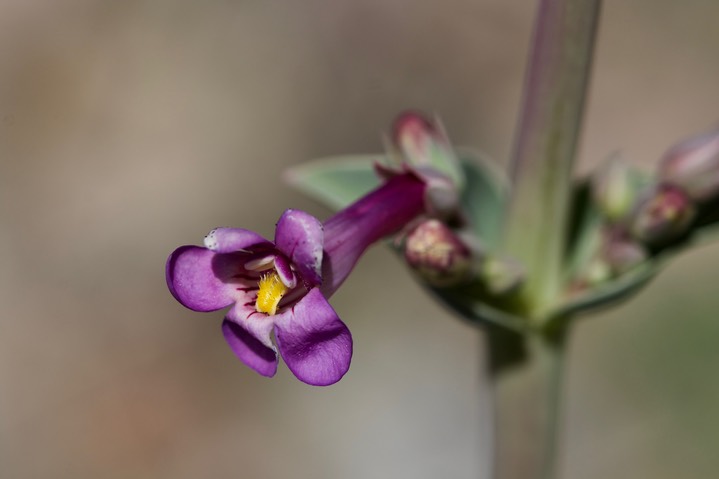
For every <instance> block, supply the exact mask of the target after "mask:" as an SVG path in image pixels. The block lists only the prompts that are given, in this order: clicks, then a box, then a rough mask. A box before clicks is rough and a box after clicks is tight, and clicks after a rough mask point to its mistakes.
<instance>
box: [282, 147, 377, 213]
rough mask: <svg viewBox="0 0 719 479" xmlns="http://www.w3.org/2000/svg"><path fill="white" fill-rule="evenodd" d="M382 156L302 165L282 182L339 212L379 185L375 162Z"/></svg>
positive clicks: (338, 157)
mask: <svg viewBox="0 0 719 479" xmlns="http://www.w3.org/2000/svg"><path fill="white" fill-rule="evenodd" d="M378 161H380V162H382V161H384V155H382V154H377V155H347V156H337V157H331V158H323V159H319V160H314V161H310V162H308V163H303V164H301V165H298V166H294V167H292V168H290V169H289V170H287V171H286V172H285V180H286V181H287V182H288V183H289V184H290V185H291V186H293V187H294V188H295V189H297V190H298V191H299V192H301V193H304V194H306V195H307V196H309V197H310V198H312V199H314V200H317V201H319V202H320V203H322V204H323V205H325V206H327V207H329V208H331V209H332V210H335V211H336V210H340V209H342V208H344V207H346V206H348V205H350V204H352V203H354V202H355V201H356V200H358V199H359V198H360V197H362V196H364V195H365V194H367V193H368V192H370V191H371V190H373V189H375V188H376V187H378V186H379V185H380V179H379V178H378V177H377V174H376V173H375V171H374V164H375V162H378Z"/></svg>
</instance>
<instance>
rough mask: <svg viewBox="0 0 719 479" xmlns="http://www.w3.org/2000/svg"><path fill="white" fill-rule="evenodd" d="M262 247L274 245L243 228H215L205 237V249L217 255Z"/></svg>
mask: <svg viewBox="0 0 719 479" xmlns="http://www.w3.org/2000/svg"><path fill="white" fill-rule="evenodd" d="M260 245H264V246H268V247H271V246H272V243H270V242H269V241H267V240H266V239H265V238H263V237H262V236H260V235H258V234H257V233H255V232H254V231H250V230H245V229H242V228H215V229H214V230H212V231H210V232H209V233H208V234H207V236H205V247H206V248H207V249H209V250H212V251H214V252H216V253H234V252H235V251H242V250H246V249H248V248H252V247H256V246H260Z"/></svg>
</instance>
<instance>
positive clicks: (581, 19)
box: [505, 0, 600, 319]
mask: <svg viewBox="0 0 719 479" xmlns="http://www.w3.org/2000/svg"><path fill="white" fill-rule="evenodd" d="M599 5H600V0H540V2H539V8H538V13H537V19H536V23H535V31H534V38H533V43H532V50H531V53H530V58H529V66H528V72H527V77H526V80H525V88H524V99H523V102H522V110H521V114H520V122H519V128H518V133H517V137H516V141H515V148H514V152H513V157H512V178H513V197H512V204H511V207H510V215H509V217H508V223H507V225H506V232H505V233H506V243H505V244H506V245H507V250H508V253H509V254H511V255H513V256H515V257H516V258H517V259H519V260H520V261H522V262H523V263H524V265H525V267H526V269H527V272H528V278H527V282H526V285H525V289H524V291H523V299H524V307H523V309H524V313H525V314H526V315H527V316H528V317H530V318H532V319H537V318H541V317H542V316H543V315H544V314H545V313H546V312H547V310H548V309H549V308H550V307H551V306H552V303H553V302H554V301H555V300H556V297H557V295H558V293H559V291H560V288H561V277H562V275H561V267H562V261H563V258H562V256H563V248H564V236H565V223H566V220H567V213H568V206H569V201H568V200H569V192H570V188H571V172H572V165H573V162H574V156H575V149H576V145H577V138H578V136H579V132H580V127H581V120H582V112H583V107H584V101H585V97H586V90H587V82H588V78H589V70H590V66H591V63H592V53H593V47H594V38H595V31H596V26H597V20H598V16H599Z"/></svg>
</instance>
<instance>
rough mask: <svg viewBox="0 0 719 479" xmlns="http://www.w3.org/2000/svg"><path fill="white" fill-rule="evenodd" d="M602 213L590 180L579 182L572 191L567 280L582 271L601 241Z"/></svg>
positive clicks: (566, 269) (567, 246) (567, 249)
mask: <svg viewBox="0 0 719 479" xmlns="http://www.w3.org/2000/svg"><path fill="white" fill-rule="evenodd" d="M601 226H602V214H601V213H600V211H599V209H598V208H597V206H596V204H595V203H594V202H593V201H592V199H591V192H590V185H589V182H588V181H583V182H581V183H580V184H578V185H577V186H576V187H575V188H574V191H573V192H572V209H571V212H570V220H569V230H568V236H567V241H566V246H565V248H566V253H565V258H566V267H565V271H566V273H565V281H570V280H571V279H572V278H574V277H576V275H577V274H578V273H579V272H580V271H582V270H583V269H584V268H585V267H586V266H587V265H588V264H589V262H590V260H591V259H592V256H593V255H594V253H595V252H596V251H597V249H598V248H599V246H600V242H601Z"/></svg>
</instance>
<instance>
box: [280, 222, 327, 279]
mask: <svg viewBox="0 0 719 479" xmlns="http://www.w3.org/2000/svg"><path fill="white" fill-rule="evenodd" d="M323 243H324V232H323V230H322V223H320V221H319V220H318V219H317V218H315V217H314V216H312V215H311V214H309V213H305V212H304V211H300V210H287V211H285V212H284V214H283V215H282V216H281V217H280V220H279V221H278V222H277V229H276V230H275V245H276V246H277V249H278V250H280V251H281V252H282V253H284V255H285V256H287V257H288V258H289V259H290V261H291V262H292V263H293V264H294V265H295V268H297V270H298V271H299V272H300V275H301V276H302V278H303V279H304V280H305V281H306V282H307V283H308V284H309V285H311V286H316V285H318V284H320V283H321V282H322V248H323Z"/></svg>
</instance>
